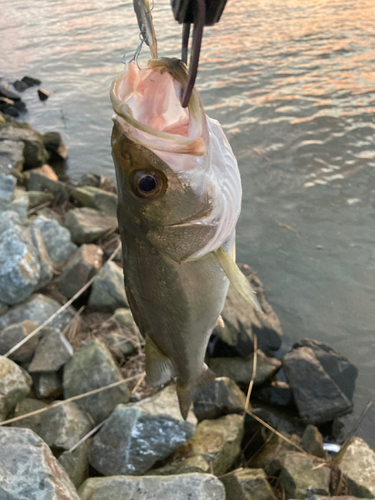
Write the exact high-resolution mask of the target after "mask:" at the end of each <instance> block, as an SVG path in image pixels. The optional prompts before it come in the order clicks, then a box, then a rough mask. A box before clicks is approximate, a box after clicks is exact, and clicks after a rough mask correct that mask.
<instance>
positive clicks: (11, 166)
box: [0, 140, 25, 178]
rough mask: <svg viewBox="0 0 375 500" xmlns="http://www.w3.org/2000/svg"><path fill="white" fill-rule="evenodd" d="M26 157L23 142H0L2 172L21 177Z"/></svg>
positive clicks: (0, 168)
mask: <svg viewBox="0 0 375 500" xmlns="http://www.w3.org/2000/svg"><path fill="white" fill-rule="evenodd" d="M24 161H25V159H24V157H23V142H21V141H9V140H5V141H1V143H0V173H2V174H11V175H14V176H15V177H17V178H20V177H21V171H22V168H23V163H24Z"/></svg>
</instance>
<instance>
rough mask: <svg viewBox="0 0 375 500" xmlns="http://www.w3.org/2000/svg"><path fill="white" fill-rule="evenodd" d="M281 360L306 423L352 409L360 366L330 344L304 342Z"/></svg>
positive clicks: (312, 422)
mask: <svg viewBox="0 0 375 500" xmlns="http://www.w3.org/2000/svg"><path fill="white" fill-rule="evenodd" d="M282 362H283V369H284V371H285V374H286V377H287V379H288V382H289V385H290V388H291V390H292V393H293V399H294V401H295V404H296V406H297V408H298V411H299V414H300V416H301V417H302V419H303V420H304V421H305V422H306V423H311V424H321V423H323V422H328V421H330V420H333V419H334V418H335V417H339V416H341V415H345V414H346V413H349V412H350V411H351V410H352V408H353V404H352V402H351V397H352V396H353V390H354V383H355V379H356V376H357V369H356V368H355V367H354V366H353V365H352V364H351V363H350V362H349V361H348V360H347V359H346V358H344V357H343V356H341V355H339V354H338V353H337V352H335V351H334V350H333V349H332V348H331V347H329V346H327V345H326V344H322V343H320V342H317V341H311V340H306V341H301V342H299V343H297V344H296V345H295V346H294V348H293V349H292V350H291V351H290V352H289V353H287V354H286V355H285V356H284V357H283V360H282Z"/></svg>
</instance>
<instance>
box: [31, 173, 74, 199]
mask: <svg viewBox="0 0 375 500" xmlns="http://www.w3.org/2000/svg"><path fill="white" fill-rule="evenodd" d="M27 187H28V190H29V191H48V192H49V193H52V194H53V196H54V199H55V201H56V203H57V204H58V205H61V204H62V203H64V202H66V201H68V200H69V198H70V193H71V189H70V187H69V186H68V185H67V184H65V183H64V182H61V181H59V180H57V179H50V178H49V177H47V176H46V175H44V173H43V172H40V171H38V169H34V170H31V171H30V177H29V181H28V185H27Z"/></svg>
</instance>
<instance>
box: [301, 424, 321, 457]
mask: <svg viewBox="0 0 375 500" xmlns="http://www.w3.org/2000/svg"><path fill="white" fill-rule="evenodd" d="M300 445H301V448H303V449H304V450H305V451H307V453H310V455H314V456H315V457H320V458H326V454H325V451H324V449H323V436H322V435H321V433H320V432H319V429H318V428H317V427H315V426H314V425H308V426H307V427H306V429H305V432H304V433H303V435H302V439H301V443H300Z"/></svg>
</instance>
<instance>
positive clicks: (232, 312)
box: [214, 265, 282, 357]
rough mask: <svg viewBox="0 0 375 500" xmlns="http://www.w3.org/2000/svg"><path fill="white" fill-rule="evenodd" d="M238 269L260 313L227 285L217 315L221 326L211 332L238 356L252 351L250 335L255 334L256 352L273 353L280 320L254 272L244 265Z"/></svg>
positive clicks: (278, 345)
mask: <svg viewBox="0 0 375 500" xmlns="http://www.w3.org/2000/svg"><path fill="white" fill-rule="evenodd" d="M240 268H241V270H242V272H243V273H244V274H245V276H246V278H247V280H248V281H249V283H250V285H251V286H252V288H253V289H254V290H255V292H256V294H257V298H258V301H259V304H260V306H261V311H256V310H255V309H254V308H253V307H252V306H251V305H249V303H248V302H247V301H246V300H245V299H244V298H243V297H241V295H240V294H239V293H238V292H237V291H236V290H235V288H234V287H233V286H232V285H230V286H229V290H228V295H227V298H226V301H225V305H224V309H223V311H222V313H221V316H222V318H223V321H224V327H221V326H217V327H216V328H215V330H214V333H215V334H216V335H218V336H219V337H220V338H221V339H222V340H223V341H224V342H225V343H226V344H228V345H229V346H231V347H232V348H233V349H234V350H235V351H236V352H237V354H238V355H239V356H243V357H247V356H248V355H249V354H251V353H252V352H253V351H254V334H256V335H257V338H258V347H259V349H261V350H262V351H264V352H266V353H269V352H270V351H271V352H272V351H275V350H277V349H278V348H279V347H280V345H281V339H282V330H281V326H280V320H279V318H278V316H277V314H276V313H275V312H274V310H273V309H272V307H271V306H270V304H269V303H268V302H267V299H266V296H265V293H264V289H263V285H262V283H261V281H260V280H259V278H258V277H257V275H256V273H254V272H253V271H252V270H251V269H250V267H249V266H247V265H241V266H240Z"/></svg>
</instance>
